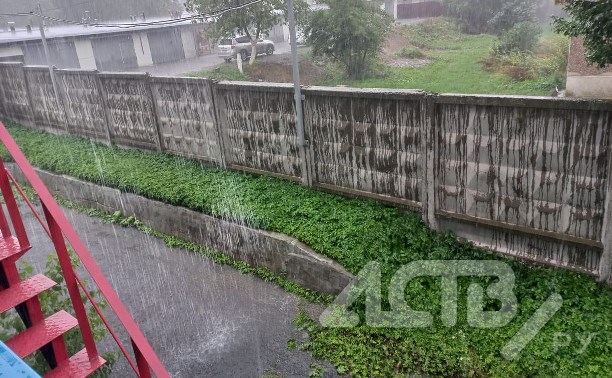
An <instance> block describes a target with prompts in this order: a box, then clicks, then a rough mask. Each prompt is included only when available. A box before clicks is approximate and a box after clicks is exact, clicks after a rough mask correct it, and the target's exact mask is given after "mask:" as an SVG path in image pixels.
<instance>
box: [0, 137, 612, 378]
mask: <svg viewBox="0 0 612 378" xmlns="http://www.w3.org/2000/svg"><path fill="white" fill-rule="evenodd" d="M9 130H10V132H11V134H12V135H13V136H14V137H15V138H16V140H17V142H18V144H19V145H20V146H21V148H22V149H23V151H24V153H25V154H26V156H27V157H28V158H29V159H30V161H31V162H32V164H34V165H36V166H38V167H40V168H42V169H47V170H50V171H53V172H56V173H60V174H67V175H70V176H73V177H78V178H80V179H83V180H87V181H91V182H95V183H99V184H103V185H107V186H110V187H115V188H118V189H120V190H123V191H129V192H134V193H137V194H140V195H143V196H145V197H148V198H152V199H156V200H160V201H163V202H166V203H169V204H174V205H182V206H185V207H188V208H191V209H194V210H197V211H202V212H204V213H207V214H210V215H213V216H217V217H223V218H226V219H232V220H235V221H238V222H242V223H245V224H248V225H249V226H253V227H259V228H263V229H266V230H270V231H276V232H280V233H284V234H287V235H290V236H293V237H295V238H297V239H299V240H300V241H302V242H304V243H306V244H308V245H310V246H311V247H312V248H313V249H314V250H315V251H317V252H319V253H322V254H324V255H326V256H328V257H330V258H332V259H334V260H336V261H338V262H339V263H341V264H342V265H343V266H344V267H346V268H347V269H348V270H349V271H351V272H352V273H357V272H358V271H359V270H360V269H361V268H363V267H364V266H365V265H366V264H367V263H369V262H370V261H378V262H379V263H380V264H381V266H382V273H383V288H382V289H383V292H386V290H387V287H388V283H389V281H390V278H391V276H392V275H393V274H394V273H395V271H396V270H397V269H398V268H399V267H401V266H402V265H404V264H407V263H409V262H411V261H416V260H455V259H479V260H481V259H497V260H502V261H505V262H506V263H508V264H509V265H510V266H511V267H512V269H513V270H514V273H515V275H516V286H515V291H514V292H515V294H516V296H517V298H518V301H519V302H518V303H519V313H518V315H517V317H516V318H515V320H513V321H512V323H510V324H509V325H508V326H506V327H503V328H497V329H475V328H471V327H468V325H467V324H465V318H466V308H465V303H466V292H467V287H468V286H469V285H470V284H471V283H481V284H482V283H484V284H485V285H486V283H487V282H488V281H486V280H485V281H484V282H483V281H482V280H483V279H480V278H465V279H463V278H462V279H460V281H459V293H460V298H459V309H458V313H459V321H458V323H457V325H456V326H454V327H451V328H447V327H446V326H444V325H443V324H441V322H440V321H438V320H436V322H435V323H434V326H433V327H431V328H427V329H388V328H371V327H368V326H367V325H365V324H361V325H359V326H358V327H356V328H351V329H334V328H331V329H329V328H322V327H321V326H319V325H318V324H317V323H316V322H315V321H313V320H312V319H310V318H308V317H307V316H305V315H302V316H300V317H299V318H298V319H297V321H298V324H299V325H300V326H301V327H303V328H304V329H305V330H306V331H307V332H308V333H309V335H310V341H308V342H306V343H303V344H301V345H300V346H299V347H300V348H301V349H306V350H310V351H312V353H313V355H314V356H315V357H317V358H322V359H326V360H328V361H331V362H332V363H333V364H335V366H336V367H337V369H338V371H342V372H345V373H347V374H350V375H351V376H355V377H368V376H394V375H396V376H399V375H406V374H414V373H421V374H424V375H428V376H470V375H471V376H475V377H478V376H488V375H490V376H498V377H516V376H521V377H523V376H532V377H550V376H578V377H607V376H609V372H610V371H612V359H610V357H609V356H610V354H611V353H612V317H611V316H610V313H612V290H610V288H608V287H604V286H601V285H599V284H597V283H596V282H594V280H593V278H592V277H588V276H585V275H581V274H578V273H574V272H569V271H565V270H560V269H552V268H543V267H537V266H534V265H532V264H529V263H526V262H521V261H513V260H507V259H503V258H501V257H499V256H495V255H491V254H489V253H486V252H484V251H482V250H480V249H478V248H475V247H474V246H473V245H471V244H469V243H463V242H460V241H458V240H457V239H456V238H455V237H454V236H453V235H451V234H438V233H436V232H433V231H432V230H429V229H428V228H427V227H426V226H425V225H424V224H423V222H422V221H421V219H420V216H419V215H418V214H414V213H411V212H405V211H401V210H399V209H397V208H393V207H388V206H384V205H382V204H380V203H377V202H375V201H371V200H361V199H348V198H343V197H340V196H336V195H331V194H326V193H321V192H317V191H313V190H310V189H308V188H305V187H303V186H301V185H298V184H296V183H292V182H289V181H284V180H280V179H276V178H271V177H265V176H261V177H257V176H252V175H246V174H241V173H236V172H228V171H224V170H221V169H216V168H210V167H206V166H203V165H202V164H200V163H198V162H194V161H189V160H186V159H183V158H178V157H174V156H170V155H164V154H161V153H152V152H140V151H134V150H122V149H118V148H109V147H105V146H100V145H96V144H92V143H91V142H89V141H84V140H80V139H77V138H73V137H67V136H56V135H49V134H45V133H42V132H36V131H32V130H27V129H23V128H20V127H15V126H11V127H10V128H9ZM2 155H3V156H6V153H5V152H3V153H2ZM406 293H407V298H409V299H410V304H411V305H412V306H413V308H415V309H417V310H427V311H431V312H432V313H433V314H434V317H436V318H439V317H438V316H436V315H438V314H439V313H440V300H441V299H440V291H439V289H438V282H437V281H436V279H429V278H428V279H422V280H416V281H415V282H414V283H411V284H410V285H408V287H407V288H406ZM554 293H557V294H560V295H561V296H562V297H563V299H564V303H563V306H562V308H561V309H560V310H559V312H557V313H556V315H555V316H554V317H553V319H552V320H551V321H550V322H549V323H547V324H546V326H545V327H544V328H543V329H542V331H541V332H540V333H539V334H538V336H537V337H536V338H535V339H533V340H532V341H531V342H530V343H529V344H528V346H527V348H526V349H525V350H524V351H523V352H522V354H521V355H520V357H518V358H516V359H514V360H512V361H506V360H504V359H503V358H502V357H501V356H500V354H499V351H500V349H501V347H502V346H503V345H505V343H507V342H508V340H509V339H510V338H511V337H512V336H513V335H514V334H515V333H516V332H517V330H518V329H519V328H520V327H521V326H522V325H523V324H524V323H525V322H526V320H527V319H528V318H530V317H531V316H532V315H533V314H534V312H535V311H536V309H537V308H538V307H539V306H540V305H541V304H542V303H543V302H544V300H545V299H546V298H548V296H550V295H551V294H554ZM385 297H386V296H385ZM383 305H384V306H388V303H385V304H383ZM355 309H356V310H357V312H358V313H359V314H360V315H361V316H362V319H363V314H364V304H363V301H359V302H358V303H357V304H355ZM558 332H562V333H566V334H571V335H572V336H573V337H574V338H573V341H572V344H571V346H569V347H566V348H560V349H559V350H556V351H555V349H554V337H555V334H557V333H558ZM577 332H578V333H579V334H580V337H585V335H587V334H588V333H596V336H595V337H594V338H593V340H592V342H591V344H590V345H589V346H588V347H587V348H586V349H585V350H584V351H583V352H582V353H577V350H579V348H580V343H579V341H578V339H576V338H575V337H576V333H577Z"/></svg>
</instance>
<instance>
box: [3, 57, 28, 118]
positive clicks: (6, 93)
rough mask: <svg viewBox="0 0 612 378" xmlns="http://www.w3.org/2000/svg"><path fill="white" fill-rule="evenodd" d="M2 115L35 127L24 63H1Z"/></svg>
mask: <svg viewBox="0 0 612 378" xmlns="http://www.w3.org/2000/svg"><path fill="white" fill-rule="evenodd" d="M0 84H1V85H0V96H2V114H3V115H4V116H5V117H7V118H10V119H12V120H14V121H18V122H21V123H23V124H24V125H26V126H33V124H34V120H33V115H32V107H31V104H30V94H29V93H28V85H27V81H26V79H25V74H24V69H23V64H22V63H0Z"/></svg>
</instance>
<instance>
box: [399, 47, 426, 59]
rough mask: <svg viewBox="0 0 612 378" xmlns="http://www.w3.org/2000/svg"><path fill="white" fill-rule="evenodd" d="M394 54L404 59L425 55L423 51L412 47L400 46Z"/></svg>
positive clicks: (421, 57)
mask: <svg viewBox="0 0 612 378" xmlns="http://www.w3.org/2000/svg"><path fill="white" fill-rule="evenodd" d="M395 55H397V56H398V57H400V58H405V59H423V58H426V57H427V55H425V53H424V52H422V51H421V50H419V49H417V48H414V47H402V49H401V50H400V51H398V52H397V53H396V54H395Z"/></svg>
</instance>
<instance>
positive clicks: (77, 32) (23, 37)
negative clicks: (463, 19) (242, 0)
mask: <svg viewBox="0 0 612 378" xmlns="http://www.w3.org/2000/svg"><path fill="white" fill-rule="evenodd" d="M167 20H168V19H167V18H159V19H148V20H147V22H155V21H167ZM129 23H130V22H125V24H129ZM187 25H191V21H182V22H178V23H174V24H170V25H144V26H136V27H133V28H118V27H93V26H87V27H86V26H81V25H66V26H64V25H62V26H51V27H49V28H48V29H47V30H46V31H45V34H46V37H47V39H53V38H66V37H84V36H93V35H100V34H113V33H132V32H137V31H146V30H155V29H162V28H168V27H176V26H187ZM40 39H41V36H40V30H39V28H38V27H32V32H31V33H28V32H27V30H26V29H25V28H19V29H17V30H16V31H15V33H13V32H11V31H3V30H0V45H2V44H13V43H17V42H23V41H36V40H40Z"/></svg>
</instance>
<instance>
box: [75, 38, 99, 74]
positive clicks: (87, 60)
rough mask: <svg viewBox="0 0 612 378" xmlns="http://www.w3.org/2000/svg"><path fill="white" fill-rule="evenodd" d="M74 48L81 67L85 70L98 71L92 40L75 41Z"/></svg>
mask: <svg viewBox="0 0 612 378" xmlns="http://www.w3.org/2000/svg"><path fill="white" fill-rule="evenodd" d="M74 48H75V49H76V53H77V57H78V58H79V66H80V67H81V69H83V70H96V69H98V66H97V65H96V57H95V55H94V51H93V47H92V46H91V40H90V39H86V38H83V39H75V41H74Z"/></svg>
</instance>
